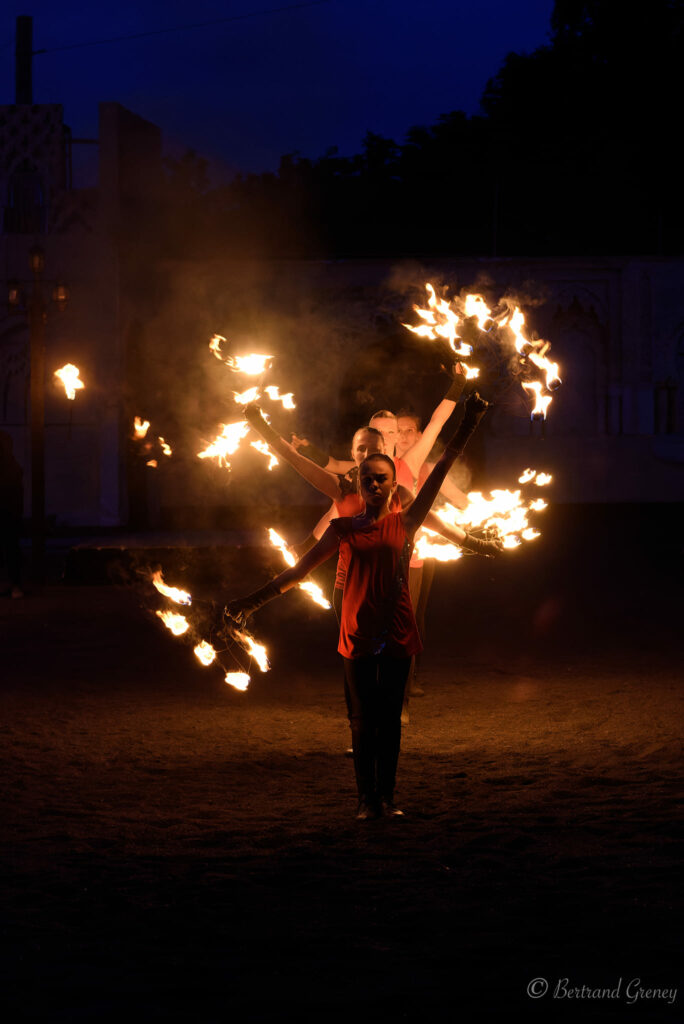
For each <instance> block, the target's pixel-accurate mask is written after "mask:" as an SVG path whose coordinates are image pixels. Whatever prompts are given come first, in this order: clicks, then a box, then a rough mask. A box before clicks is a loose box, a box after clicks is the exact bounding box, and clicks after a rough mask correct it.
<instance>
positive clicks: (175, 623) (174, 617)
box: [156, 612, 190, 636]
mask: <svg viewBox="0 0 684 1024" xmlns="http://www.w3.org/2000/svg"><path fill="white" fill-rule="evenodd" d="M156 614H157V615H158V616H159V618H160V619H161V620H162V622H163V623H164V625H165V626H166V628H167V629H170V630H171V632H172V633H173V635H174V636H183V633H187V631H188V630H189V629H190V623H189V622H188V620H187V619H186V618H185V616H184V615H179V614H178V612H157V613H156Z"/></svg>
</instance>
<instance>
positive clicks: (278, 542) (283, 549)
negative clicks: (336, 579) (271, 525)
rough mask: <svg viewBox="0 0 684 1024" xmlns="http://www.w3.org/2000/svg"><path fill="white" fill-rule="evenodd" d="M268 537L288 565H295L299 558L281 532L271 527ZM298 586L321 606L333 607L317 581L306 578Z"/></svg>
mask: <svg viewBox="0 0 684 1024" xmlns="http://www.w3.org/2000/svg"><path fill="white" fill-rule="evenodd" d="M268 539H269V540H270V542H271V544H272V545H273V547H274V548H277V549H278V551H280V553H281V555H282V556H283V559H284V561H285V564H286V565H289V566H293V565H294V564H295V562H296V561H297V559H296V558H295V556H294V554H293V553H292V552H291V551H290V549H289V548H288V546H287V542H286V541H285V540H283V538H282V537H281V536H280V534H279V533H277V532H276V531H275V530H273V529H271V530H269V531H268ZM297 586H298V587H299V589H300V590H303V591H304V593H305V594H308V595H309V597H310V598H311V600H312V601H313V603H314V604H317V605H318V606H319V607H320V608H325V609H326V610H327V609H328V608H330V607H331V604H330V601H328V600H327V598H325V597H324V596H323V591H322V590H321V588H320V587H319V585H318V584H317V583H314V582H313V580H304V582H302V583H298V584H297Z"/></svg>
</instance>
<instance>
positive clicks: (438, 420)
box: [403, 363, 466, 480]
mask: <svg viewBox="0 0 684 1024" xmlns="http://www.w3.org/2000/svg"><path fill="white" fill-rule="evenodd" d="M465 382H466V378H465V374H464V373H463V372H462V371H461V364H460V363H456V365H455V367H454V379H453V381H452V382H451V386H450V387H449V390H448V391H447V393H446V395H445V396H444V398H443V399H442V401H441V402H440V403H439V405H438V406H437V408H436V409H435V411H434V412H433V414H432V416H431V417H430V422H429V423H428V425H427V426H426V427H425V430H424V431H423V433H422V436H421V437H419V438H418V440H417V441H416V443H415V444H414V445H412V446H411V448H409V450H408V451H407V452H406V453H405V454H404V456H403V459H404V462H405V463H406V465H407V466H408V468H409V469H410V470H411V473H412V475H413V476H414V478H415V479H416V480H417V479H418V474H419V473H420V467H421V466H422V465H423V463H424V462H425V460H426V459H427V457H428V455H429V454H430V450H431V449H432V446H433V444H434V443H435V441H436V440H437V438H438V437H439V433H440V431H441V429H442V427H443V426H444V424H445V423H446V421H447V420H448V419H449V417H450V416H451V414H452V412H453V411H454V409H455V408H456V403H457V402H458V400H459V398H460V397H461V394H462V392H463V388H464V387H465Z"/></svg>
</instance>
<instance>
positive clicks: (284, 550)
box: [268, 529, 297, 566]
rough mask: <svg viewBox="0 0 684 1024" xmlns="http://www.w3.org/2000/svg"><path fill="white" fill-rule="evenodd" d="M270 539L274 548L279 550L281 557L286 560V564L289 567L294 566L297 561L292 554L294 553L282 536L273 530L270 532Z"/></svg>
mask: <svg viewBox="0 0 684 1024" xmlns="http://www.w3.org/2000/svg"><path fill="white" fill-rule="evenodd" d="M268 539H269V540H270V542H271V544H272V545H273V547H274V548H277V549H278V551H280V553H281V555H282V556H283V558H284V559H285V562H286V564H287V565H289V566H293V565H294V564H295V562H296V561H297V559H296V558H295V556H294V555H293V554H292V552H291V551H290V549H289V548H288V546H287V542H286V541H284V540H283V538H282V537H281V536H280V534H279V533H276V531H275V530H273V529H271V530H269V531H268Z"/></svg>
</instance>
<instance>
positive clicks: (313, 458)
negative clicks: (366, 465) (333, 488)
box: [291, 434, 356, 476]
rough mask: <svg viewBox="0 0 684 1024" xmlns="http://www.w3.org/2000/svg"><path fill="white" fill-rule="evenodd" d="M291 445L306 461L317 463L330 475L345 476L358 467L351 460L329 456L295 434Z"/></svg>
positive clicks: (306, 439)
mask: <svg viewBox="0 0 684 1024" xmlns="http://www.w3.org/2000/svg"><path fill="white" fill-rule="evenodd" d="M291 444H292V447H293V448H294V450H295V451H296V452H299V454H300V455H303V456H304V458H305V459H309V461H310V462H315V463H316V465H317V466H321V468H322V469H327V470H328V472H329V473H339V474H340V476H344V474H345V473H348V472H349V470H350V469H353V468H354V466H355V465H356V463H355V462H352V461H351V459H336V458H334V457H333V456H332V455H328V454H327V452H324V451H322V449H320V448H318V447H317V446H316V445H315V444H314V443H313V442H312V441H309V439H308V438H306V437H297V435H296V434H293V435H292V441H291Z"/></svg>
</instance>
